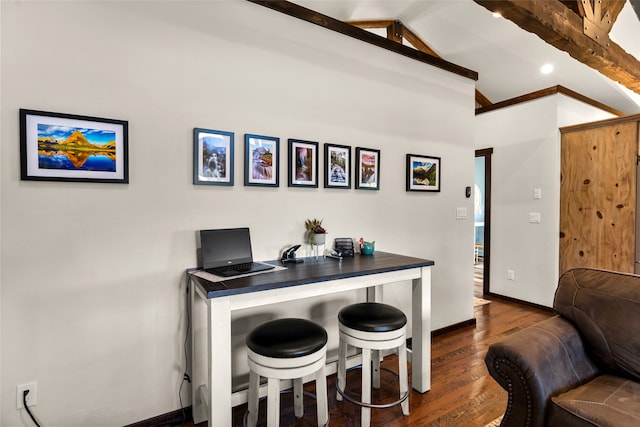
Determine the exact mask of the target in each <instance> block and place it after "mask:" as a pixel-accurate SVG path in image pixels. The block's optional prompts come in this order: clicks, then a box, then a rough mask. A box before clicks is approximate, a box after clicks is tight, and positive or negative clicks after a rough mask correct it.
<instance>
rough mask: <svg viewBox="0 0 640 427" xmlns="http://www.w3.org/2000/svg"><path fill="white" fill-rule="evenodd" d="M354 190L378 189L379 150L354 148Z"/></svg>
mask: <svg viewBox="0 0 640 427" xmlns="http://www.w3.org/2000/svg"><path fill="white" fill-rule="evenodd" d="M355 164H356V166H355V173H356V186H355V187H356V188H357V189H360V190H379V189H380V150H372V149H370V148H361V147H356V161H355Z"/></svg>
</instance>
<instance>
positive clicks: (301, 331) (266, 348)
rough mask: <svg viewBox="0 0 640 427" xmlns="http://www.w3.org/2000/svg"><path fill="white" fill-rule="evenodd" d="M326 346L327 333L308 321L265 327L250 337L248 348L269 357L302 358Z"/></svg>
mask: <svg viewBox="0 0 640 427" xmlns="http://www.w3.org/2000/svg"><path fill="white" fill-rule="evenodd" d="M326 343H327V331H326V330H325V329H324V328H323V327H322V326H320V325H318V324H316V323H314V322H312V321H310V320H306V319H276V320H271V321H269V322H266V323H263V324H262V325H260V326H258V327H257V328H255V329H254V330H253V331H251V333H249V335H247V347H249V348H250V349H251V350H252V351H254V352H255V353H257V354H260V355H262V356H266V357H275V358H282V359H284V358H292V357H302V356H306V355H309V354H312V353H315V352H316V351H318V350H320V349H321V348H322V347H324V345H325V344H326Z"/></svg>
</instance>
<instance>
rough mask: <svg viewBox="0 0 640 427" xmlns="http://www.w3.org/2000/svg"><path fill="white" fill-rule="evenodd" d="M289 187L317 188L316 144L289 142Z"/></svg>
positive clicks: (295, 140) (292, 140) (294, 140)
mask: <svg viewBox="0 0 640 427" xmlns="http://www.w3.org/2000/svg"><path fill="white" fill-rule="evenodd" d="M288 171H289V173H288V175H289V187H312V188H318V143H317V142H311V141H301V140H299V139H290V140H289V170H288Z"/></svg>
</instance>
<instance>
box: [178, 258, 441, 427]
mask: <svg viewBox="0 0 640 427" xmlns="http://www.w3.org/2000/svg"><path fill="white" fill-rule="evenodd" d="M432 265H434V262H433V261H430V260H425V259H420V258H412V257H406V256H402V255H396V254H390V253H385V252H376V253H374V255H371V256H360V255H359V254H356V256H355V257H353V258H345V259H344V260H343V261H342V262H338V261H337V260H334V259H330V258H326V259H320V260H313V259H309V260H306V261H305V262H304V263H302V264H292V265H288V266H287V269H286V270H281V271H276V272H270V273H264V274H259V275H255V276H250V277H243V278H238V279H233V280H225V281H224V282H210V281H208V280H204V279H202V278H200V277H197V276H194V275H192V274H190V275H189V277H190V293H191V343H192V364H191V367H192V374H191V381H192V383H191V387H192V393H191V397H192V408H193V420H194V422H195V423H200V422H203V421H205V420H209V427H229V426H231V425H232V408H233V407H234V406H237V405H240V404H242V403H245V402H246V397H247V396H246V391H244V392H243V391H241V392H236V393H234V392H233V390H232V378H231V377H232V374H231V372H232V370H231V313H232V311H234V310H241V309H245V308H250V307H258V306H262V305H267V304H273V303H282V302H288V301H293V300H297V299H302V298H309V297H316V296H322V295H328V294H332V293H337V292H345V291H351V290H355V289H364V288H366V289H368V290H369V291H368V292H367V294H368V299H370V300H375V299H376V298H375V287H376V286H380V285H384V284H387V283H395V282H401V281H407V280H411V281H412V328H413V329H412V331H411V332H412V345H411V347H412V350H411V352H412V354H411V355H410V356H411V363H412V386H413V388H414V389H415V390H416V391H418V392H420V393H424V392H426V391H428V390H429V388H430V386H431V266H432ZM336 316H337V313H336ZM203 325H206V328H203ZM198 329H201V332H204V333H200V334H199V333H198ZM202 329H204V331H202ZM205 353H206V354H207V357H206V360H203V359H204V357H203V354H205ZM212 385H214V386H212Z"/></svg>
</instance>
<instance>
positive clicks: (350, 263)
mask: <svg viewBox="0 0 640 427" xmlns="http://www.w3.org/2000/svg"><path fill="white" fill-rule="evenodd" d="M303 259H304V262H303V263H300V264H286V265H285V266H286V269H285V270H278V271H269V272H265V273H260V274H256V275H253V276H247V277H240V278H236V279H233V278H230V279H226V280H224V281H220V282H211V281H209V280H206V279H203V278H202V277H198V276H194V275H193V274H191V279H192V280H193V281H194V282H195V283H196V284H197V285H198V287H199V288H200V289H201V290H202V291H203V292H204V293H205V294H206V295H207V298H218V297H223V296H229V295H237V294H244V293H248V292H258V291H266V290H270V289H278V288H286V287H289V286H298V285H306V284H308V283H317V282H326V281H329V280H337V279H346V278H349V277H357V276H366V275H368V274H376V273H387V272H391V271H398V270H407V269H410V268H417V267H429V266H432V265H434V264H435V263H434V262H433V261H431V260H428V259H422V258H413V257H408V256H404V255H397V254H392V253H388V252H379V251H376V252H374V254H373V255H360V254H356V255H355V256H354V257H346V258H343V259H342V262H341V261H340V260H337V259H333V258H319V259H315V258H313V257H311V258H303ZM267 262H268V263H269V264H274V265H281V264H280V262H279V261H267Z"/></svg>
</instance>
